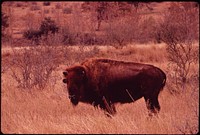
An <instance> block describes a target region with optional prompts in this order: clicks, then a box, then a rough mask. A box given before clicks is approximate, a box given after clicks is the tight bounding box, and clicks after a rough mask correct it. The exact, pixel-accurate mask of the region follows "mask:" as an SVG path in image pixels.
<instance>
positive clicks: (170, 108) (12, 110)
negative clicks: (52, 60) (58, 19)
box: [1, 44, 199, 134]
mask: <svg viewBox="0 0 200 135" xmlns="http://www.w3.org/2000/svg"><path fill="white" fill-rule="evenodd" d="M96 48H98V47H96ZM84 49H85V51H84V52H85V53H84V54H86V53H88V54H89V53H92V51H94V49H91V48H89V49H88V48H84ZM84 49H83V50H84ZM70 50H71V51H70V54H69V55H68V57H67V58H68V59H65V58H64V57H60V59H64V61H65V62H63V64H61V65H60V66H59V67H58V68H57V69H56V70H55V71H54V74H55V76H54V78H52V82H51V81H50V82H49V83H48V85H47V87H45V89H43V90H39V89H34V88H33V89H25V90H24V89H21V88H19V87H17V82H16V81H15V80H14V79H13V78H12V77H11V75H10V74H11V73H10V72H11V71H10V70H9V69H8V70H6V71H5V72H3V73H2V74H1V131H2V132H3V133H16V134H19V133H24V134H31V133H37V134H39V133H47V134H60V133H62V134H63V133H64V134H71V133H98V134H102V133H116V134H118V133H125V134H126V133H128V134H196V133H197V132H199V128H198V127H199V86H198V81H192V80H191V81H190V83H187V85H186V89H185V91H182V90H181V89H180V90H179V91H181V93H180V94H175V95H172V94H170V92H169V90H170V88H171V87H170V86H172V84H171V82H172V81H173V80H172V79H171V77H170V75H171V74H172V73H173V71H172V70H169V69H168V61H167V53H166V50H165V45H164V44H161V45H134V46H131V45H129V46H125V47H124V48H122V49H115V48H112V47H110V48H109V47H108V46H105V47H101V48H100V47H99V48H98V49H96V52H95V53H93V55H88V57H103V58H112V59H116V60H125V61H135V62H142V63H149V64H153V65H155V66H158V67H160V68H161V69H162V70H163V71H165V72H166V74H167V83H166V87H165V88H164V90H163V91H162V92H161V93H160V95H159V101H160V105H161V111H160V113H159V115H158V116H157V117H153V118H151V119H150V118H149V117H148V113H147V109H146V104H145V102H144V99H143V98H142V99H140V100H138V101H136V102H135V103H131V104H123V105H121V104H117V105H116V109H117V114H116V116H114V117H113V118H108V117H106V115H105V114H104V112H103V111H101V110H99V109H95V108H94V107H92V106H91V105H87V104H83V103H80V104H79V105H78V106H77V107H75V108H74V107H73V106H72V105H71V103H70V102H69V99H68V98H67V97H68V93H67V89H66V85H64V84H63V83H62V79H63V78H62V71H63V70H64V68H65V67H66V65H70V63H75V62H77V63H79V62H80V61H82V60H83V59H84V58H87V57H86V56H85V55H84V56H85V57H83V58H82V59H80V58H79V59H77V55H78V56H79V57H81V56H83V55H80V54H83V52H82V51H83V50H82V51H80V50H79V49H76V50H73V49H70ZM87 51H88V52H87ZM2 52H3V54H2V60H3V61H2V67H3V66H6V65H7V64H8V63H7V62H8V61H9V59H11V57H12V53H11V52H9V49H8V50H6V52H4V48H2ZM69 56H70V57H69ZM72 61H73V62H72ZM198 67H199V64H198V63H197V64H193V65H192V70H191V73H193V74H198V72H199V71H198V70H199V68H198ZM16 72H17V71H16Z"/></svg>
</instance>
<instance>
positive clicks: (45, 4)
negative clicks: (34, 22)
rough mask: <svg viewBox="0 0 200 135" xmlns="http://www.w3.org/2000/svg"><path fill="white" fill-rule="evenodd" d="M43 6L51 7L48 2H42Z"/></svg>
mask: <svg viewBox="0 0 200 135" xmlns="http://www.w3.org/2000/svg"><path fill="white" fill-rule="evenodd" d="M43 5H44V6H50V5H51V3H50V2H48V1H46V2H43Z"/></svg>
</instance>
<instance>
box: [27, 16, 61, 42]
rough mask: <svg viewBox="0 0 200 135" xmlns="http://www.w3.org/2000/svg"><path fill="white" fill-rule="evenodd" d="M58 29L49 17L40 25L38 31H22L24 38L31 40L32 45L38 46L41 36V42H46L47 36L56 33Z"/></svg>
mask: <svg viewBox="0 0 200 135" xmlns="http://www.w3.org/2000/svg"><path fill="white" fill-rule="evenodd" d="M58 30H59V27H58V26H57V25H56V24H55V21H54V20H52V19H51V18H50V17H48V18H45V19H44V20H43V21H42V22H41V25H40V28H39V30H33V29H30V30H27V31H24V33H23V36H24V38H26V39H28V40H31V41H32V43H33V44H39V42H40V40H41V37H42V36H43V41H44V40H47V38H48V34H55V33H58Z"/></svg>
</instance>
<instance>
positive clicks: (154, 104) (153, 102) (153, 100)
mask: <svg viewBox="0 0 200 135" xmlns="http://www.w3.org/2000/svg"><path fill="white" fill-rule="evenodd" d="M144 98H145V102H146V105H147V109H148V110H149V111H150V113H154V114H156V113H158V112H159V111H160V105H159V102H158V96H155V97H148V96H147V97H144Z"/></svg>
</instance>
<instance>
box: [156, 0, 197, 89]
mask: <svg viewBox="0 0 200 135" xmlns="http://www.w3.org/2000/svg"><path fill="white" fill-rule="evenodd" d="M197 10H198V9H197V8H190V9H188V8H187V9H185V8H184V7H182V6H181V4H179V3H175V4H172V5H171V10H170V11H169V14H166V16H165V17H164V20H163V22H162V23H161V24H160V29H159V30H160V35H161V40H162V41H163V42H165V43H166V44H167V52H168V59H169V61H170V63H171V64H170V65H171V68H172V70H174V71H175V73H176V74H175V81H174V82H175V84H176V85H177V86H181V87H182V88H183V89H185V88H184V87H185V83H187V82H188V79H189V78H190V76H189V71H190V68H191V64H192V63H196V61H197V59H198V48H197V47H196V46H195V43H196V41H197V40H198V38H197V37H198V35H199V32H198V29H199V17H198V16H199V15H197Z"/></svg>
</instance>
